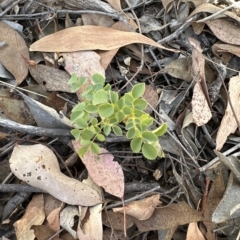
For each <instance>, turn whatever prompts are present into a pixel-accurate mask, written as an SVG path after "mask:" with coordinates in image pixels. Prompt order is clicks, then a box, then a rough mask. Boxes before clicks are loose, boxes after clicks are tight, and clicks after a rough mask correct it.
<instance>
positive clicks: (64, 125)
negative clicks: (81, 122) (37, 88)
mask: <svg viewBox="0 0 240 240" xmlns="http://www.w3.org/2000/svg"><path fill="white" fill-rule="evenodd" d="M19 93H20V94H21V96H22V97H23V99H24V101H25V102H26V104H27V106H28V107H29V109H30V111H31V113H32V116H33V118H34V120H35V121H36V123H37V124H38V126H39V127H46V128H59V129H69V128H71V127H72V123H71V121H70V120H69V119H68V118H67V117H65V116H64V115H63V114H60V113H58V112H57V111H56V110H55V109H53V108H50V107H48V106H46V105H44V104H42V103H40V102H38V101H35V100H33V99H32V98H30V97H28V96H27V95H25V94H23V93H21V92H19Z"/></svg>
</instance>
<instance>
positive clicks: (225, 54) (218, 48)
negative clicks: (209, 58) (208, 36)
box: [212, 41, 237, 65]
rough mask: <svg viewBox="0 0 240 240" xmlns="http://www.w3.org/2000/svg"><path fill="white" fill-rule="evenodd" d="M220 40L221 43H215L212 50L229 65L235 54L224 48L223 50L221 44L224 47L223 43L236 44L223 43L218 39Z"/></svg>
mask: <svg viewBox="0 0 240 240" xmlns="http://www.w3.org/2000/svg"><path fill="white" fill-rule="evenodd" d="M218 42H220V43H215V44H214V45H212V52H213V53H214V55H215V56H217V58H219V59H221V60H222V62H223V63H224V64H225V65H227V64H228V63H229V61H230V60H231V58H232V57H233V54H232V53H230V52H227V51H224V50H223V51H222V50H221V46H222V47H223V45H229V46H234V45H230V44H221V41H218ZM236 47H237V46H236ZM224 48H225V47H223V49H224Z"/></svg>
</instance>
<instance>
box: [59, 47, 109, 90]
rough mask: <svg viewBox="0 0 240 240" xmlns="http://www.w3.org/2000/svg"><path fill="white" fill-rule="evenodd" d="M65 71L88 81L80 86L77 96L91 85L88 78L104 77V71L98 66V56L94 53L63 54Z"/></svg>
mask: <svg viewBox="0 0 240 240" xmlns="http://www.w3.org/2000/svg"><path fill="white" fill-rule="evenodd" d="M62 55H63V58H64V64H65V69H66V70H67V71H68V73H69V74H73V73H76V75H77V76H79V77H80V76H81V77H86V78H88V79H89V81H88V82H87V83H85V84H84V86H82V87H81V88H80V89H79V91H78V94H81V93H82V92H83V91H84V90H85V89H86V87H87V86H88V85H91V82H90V78H91V77H92V76H93V75H94V74H95V73H99V74H100V75H102V76H103V77H105V70H104V68H103V67H102V66H101V64H100V56H99V55H98V54H97V53H96V52H94V51H79V52H72V53H71V52H70V53H63V54H62Z"/></svg>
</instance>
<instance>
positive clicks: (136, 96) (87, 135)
mask: <svg viewBox="0 0 240 240" xmlns="http://www.w3.org/2000/svg"><path fill="white" fill-rule="evenodd" d="M86 82H87V78H85V77H77V76H76V74H73V75H72V76H71V79H70V80H69V82H68V83H69V84H70V85H71V88H72V91H73V92H76V91H77V90H79V89H80V88H81V87H82V86H84V85H85V84H86ZM91 83H92V85H88V86H86V85H85V86H84V88H83V89H85V90H84V91H83V92H82V93H81V95H80V96H79V99H81V100H82V101H81V102H80V103H78V104H77V105H76V106H75V107H74V108H73V109H72V113H71V116H70V119H71V121H72V123H73V126H74V128H75V129H73V130H72V131H71V133H72V135H73V136H74V137H75V139H76V141H79V142H80V145H81V146H82V147H81V149H80V150H79V156H80V157H83V155H84V154H85V153H86V152H87V151H89V150H90V151H92V152H93V153H95V154H99V153H100V147H99V145H98V143H97V142H104V141H105V138H106V137H107V136H108V135H109V134H110V133H114V134H115V135H117V136H123V135H125V136H126V137H127V138H128V139H129V140H131V142H130V146H131V149H132V151H133V152H134V153H139V152H142V154H143V156H144V157H145V158H147V159H149V160H154V159H156V158H157V156H159V157H164V153H163V151H162V148H161V145H160V143H159V139H158V138H159V137H160V136H162V135H163V134H164V133H165V132H166V130H167V125H166V124H165V123H164V124H162V125H161V126H160V127H158V128H157V129H155V130H150V128H151V126H152V125H153V122H154V119H153V118H152V117H151V116H150V115H149V114H148V113H146V112H144V109H145V108H146V107H147V102H146V101H145V100H144V99H143V98H142V95H143V93H144V91H145V84H144V83H139V84H136V85H135V86H134V87H133V88H132V90H131V91H130V92H127V93H125V94H124V95H123V96H119V95H118V93H116V92H115V91H112V90H111V86H110V84H105V79H104V78H103V77H102V76H101V75H100V74H94V75H93V76H92V78H91Z"/></svg>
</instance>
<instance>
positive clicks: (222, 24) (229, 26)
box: [206, 19, 240, 45]
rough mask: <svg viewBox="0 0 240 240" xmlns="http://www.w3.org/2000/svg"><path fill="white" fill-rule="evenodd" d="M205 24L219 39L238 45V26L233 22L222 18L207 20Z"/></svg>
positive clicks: (239, 30)
mask: <svg viewBox="0 0 240 240" xmlns="http://www.w3.org/2000/svg"><path fill="white" fill-rule="evenodd" d="M206 24H207V25H208V27H209V28H210V29H211V30H212V32H213V33H214V35H215V36H216V37H217V38H218V39H220V40H221V41H223V42H225V43H229V44H236V45H240V43H239V38H240V28H239V27H238V26H237V25H236V24H234V23H233V22H230V21H227V20H224V19H215V20H211V21H207V22H206Z"/></svg>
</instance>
